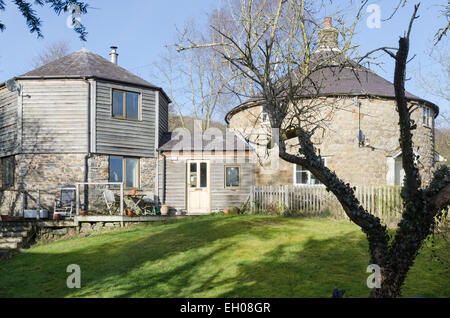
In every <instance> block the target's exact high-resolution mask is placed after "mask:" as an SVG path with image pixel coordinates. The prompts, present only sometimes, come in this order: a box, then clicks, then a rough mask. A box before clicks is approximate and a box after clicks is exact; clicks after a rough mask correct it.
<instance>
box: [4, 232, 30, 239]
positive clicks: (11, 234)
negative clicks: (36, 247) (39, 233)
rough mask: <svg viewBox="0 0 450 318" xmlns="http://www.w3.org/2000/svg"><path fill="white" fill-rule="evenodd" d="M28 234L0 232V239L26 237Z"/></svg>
mask: <svg viewBox="0 0 450 318" xmlns="http://www.w3.org/2000/svg"><path fill="white" fill-rule="evenodd" d="M27 236H28V232H27V231H22V232H0V239H1V238H6V237H27Z"/></svg>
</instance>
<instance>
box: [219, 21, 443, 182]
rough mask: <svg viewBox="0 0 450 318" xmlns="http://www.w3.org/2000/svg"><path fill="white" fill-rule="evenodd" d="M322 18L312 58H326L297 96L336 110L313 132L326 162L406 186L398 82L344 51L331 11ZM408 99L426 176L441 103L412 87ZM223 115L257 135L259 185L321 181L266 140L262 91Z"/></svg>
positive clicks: (345, 173)
mask: <svg viewBox="0 0 450 318" xmlns="http://www.w3.org/2000/svg"><path fill="white" fill-rule="evenodd" d="M324 25H325V26H324V28H323V29H322V30H321V31H320V33H319V44H318V48H317V50H316V51H315V53H314V54H313V55H312V57H311V61H312V62H311V63H312V64H314V63H316V64H319V63H320V67H317V71H315V72H314V73H313V74H311V75H310V79H311V82H312V84H310V85H309V82H306V84H305V85H304V87H302V89H303V91H301V92H299V93H297V94H298V102H299V103H303V105H313V104H315V103H316V104H319V103H320V105H319V107H322V109H324V111H329V112H330V113H332V116H330V119H329V121H328V122H327V123H326V125H323V126H324V127H325V128H324V129H323V130H321V131H320V136H319V134H315V135H313V142H314V143H315V144H316V147H317V150H318V151H319V153H320V155H321V157H322V159H323V161H324V163H325V165H326V166H327V167H328V168H330V169H331V170H332V171H335V172H336V174H337V175H338V176H339V177H340V178H342V179H343V180H344V181H346V182H349V183H350V184H352V185H355V186H358V185H361V186H362V185H372V186H379V185H401V184H402V182H403V177H404V171H403V167H402V159H401V151H400V146H399V137H400V135H399V126H398V113H397V111H396V102H395V92H394V86H393V84H392V83H391V82H389V81H387V80H385V79H384V78H382V77H380V76H378V75H377V74H375V73H374V72H373V71H371V70H369V69H367V68H365V67H363V66H362V65H359V64H357V63H355V62H354V61H352V60H350V59H349V58H347V57H346V56H345V54H344V53H343V52H341V51H340V49H339V46H338V30H337V29H335V28H333V27H332V24H331V18H327V19H325V23H324ZM294 72H295V71H294ZM406 98H407V99H408V102H409V105H410V107H411V110H412V114H411V118H412V119H413V120H414V125H415V129H414V130H413V131H412V133H413V142H414V150H415V153H416V155H417V158H418V159H417V163H418V167H419V170H420V174H421V176H422V179H423V180H424V181H425V183H426V182H427V181H429V180H430V178H431V176H432V173H433V171H434V169H435V164H436V161H438V160H439V157H440V156H439V155H438V154H437V153H436V152H435V149H434V135H435V132H434V119H435V118H436V116H437V115H438V113H439V107H438V106H437V105H435V104H433V103H431V102H429V101H427V100H424V99H422V98H420V97H417V96H415V95H413V94H411V93H409V92H406ZM331 108H332V111H330V109H331ZM317 109H319V108H318V107H317ZM225 121H226V122H227V124H228V128H230V129H233V130H234V131H236V132H237V133H238V134H239V135H240V136H242V138H244V139H246V140H249V141H251V142H253V146H254V148H255V153H256V154H257V156H258V158H259V160H257V161H256V166H255V184H256V185H262V186H264V185H296V186H302V185H314V184H320V182H319V181H318V180H317V179H316V178H315V177H314V175H312V174H311V172H309V171H308V170H307V169H305V168H303V167H302V166H299V165H294V164H291V163H288V162H286V161H284V160H282V159H280V158H279V157H278V153H277V151H278V150H277V149H276V148H274V149H271V150H270V151H268V149H267V147H265V146H261V142H260V140H257V139H258V138H261V134H260V133H259V132H262V134H264V133H265V132H267V131H268V130H270V129H271V128H270V122H269V117H268V114H267V112H266V111H265V110H264V104H263V103H262V102H261V101H260V100H259V99H258V97H257V96H256V97H255V98H252V99H250V100H248V101H247V102H245V103H243V104H241V105H239V106H237V107H235V108H234V109H232V110H231V111H230V112H228V114H227V115H226V118H225ZM249 128H250V129H249ZM253 131H256V132H257V133H253ZM250 133H251V135H250ZM255 136H256V137H255ZM255 138H256V139H255ZM286 143H287V145H288V146H291V148H292V149H291V151H292V153H294V152H297V151H298V143H297V142H296V139H295V138H292V139H290V140H288V141H287V142H286ZM295 147H297V148H295ZM440 158H442V157H440ZM274 161H276V162H275V163H276V164H274Z"/></svg>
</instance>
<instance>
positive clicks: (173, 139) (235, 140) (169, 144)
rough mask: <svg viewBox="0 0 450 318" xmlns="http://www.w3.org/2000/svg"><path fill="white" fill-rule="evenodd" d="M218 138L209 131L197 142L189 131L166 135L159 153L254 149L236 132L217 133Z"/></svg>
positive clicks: (184, 130)
mask: <svg viewBox="0 0 450 318" xmlns="http://www.w3.org/2000/svg"><path fill="white" fill-rule="evenodd" d="M217 133H218V136H220V137H215V136H214V134H209V133H208V131H206V132H205V133H203V135H199V136H198V139H196V140H195V138H194V136H195V135H194V134H193V133H191V132H190V131H189V130H187V129H183V130H177V131H176V132H169V133H166V134H165V135H164V136H163V138H162V144H163V145H162V146H161V147H159V151H182V150H183V151H212V150H215V151H229V150H230V151H251V150H253V148H251V147H250V146H249V144H248V143H246V142H245V141H244V140H242V139H241V138H239V137H238V136H237V135H236V134H235V133H234V132H231V131H228V132H227V133H226V134H225V133H222V132H220V134H219V131H217Z"/></svg>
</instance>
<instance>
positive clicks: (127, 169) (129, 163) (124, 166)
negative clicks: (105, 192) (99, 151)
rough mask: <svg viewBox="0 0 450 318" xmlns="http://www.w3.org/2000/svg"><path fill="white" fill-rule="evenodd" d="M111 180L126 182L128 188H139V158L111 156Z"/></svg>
mask: <svg viewBox="0 0 450 318" xmlns="http://www.w3.org/2000/svg"><path fill="white" fill-rule="evenodd" d="M109 182H124V184H125V187H126V188H139V159H138V158H129V157H120V156H110V157H109Z"/></svg>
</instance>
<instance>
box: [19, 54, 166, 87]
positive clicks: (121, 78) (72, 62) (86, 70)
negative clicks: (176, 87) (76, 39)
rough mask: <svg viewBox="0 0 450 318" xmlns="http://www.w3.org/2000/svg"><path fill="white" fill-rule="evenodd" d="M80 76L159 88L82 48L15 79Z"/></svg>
mask: <svg viewBox="0 0 450 318" xmlns="http://www.w3.org/2000/svg"><path fill="white" fill-rule="evenodd" d="M80 77H86V78H96V79H103V80H110V81H116V82H121V83H128V84H133V85H138V86H144V87H149V88H155V89H160V88H159V87H157V86H156V85H153V84H152V83H150V82H147V81H146V80H144V79H142V78H140V77H138V76H136V75H134V74H133V73H131V72H129V71H127V70H126V69H124V68H123V67H120V66H118V65H116V64H114V63H111V62H110V61H109V60H107V59H105V58H103V57H102V56H100V55H98V54H95V53H93V52H91V51H89V50H87V49H84V48H83V49H81V50H80V51H77V52H74V53H72V54H69V55H66V56H64V57H62V58H59V59H57V60H55V61H53V62H50V63H48V64H46V65H43V66H41V67H39V68H37V69H34V70H32V71H30V72H28V73H25V74H23V75H21V76H18V77H17V79H33V78H80Z"/></svg>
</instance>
